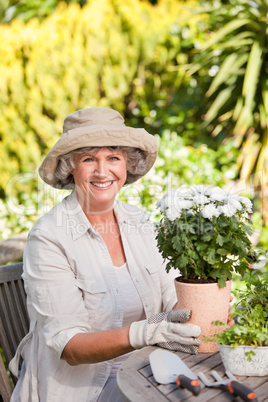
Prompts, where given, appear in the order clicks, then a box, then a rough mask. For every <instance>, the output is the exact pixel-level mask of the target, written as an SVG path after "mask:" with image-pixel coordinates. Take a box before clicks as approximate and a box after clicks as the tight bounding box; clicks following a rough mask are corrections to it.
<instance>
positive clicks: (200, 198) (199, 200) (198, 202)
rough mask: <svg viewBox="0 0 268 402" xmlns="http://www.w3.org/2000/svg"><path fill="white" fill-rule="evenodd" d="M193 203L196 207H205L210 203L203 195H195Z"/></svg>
mask: <svg viewBox="0 0 268 402" xmlns="http://www.w3.org/2000/svg"><path fill="white" fill-rule="evenodd" d="M193 202H194V203H195V204H196V205H205V204H208V203H209V202H210V200H209V198H208V197H207V196H205V195H204V194H197V195H195V196H194V197H193Z"/></svg>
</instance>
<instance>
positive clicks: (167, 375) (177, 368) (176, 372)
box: [149, 349, 201, 395]
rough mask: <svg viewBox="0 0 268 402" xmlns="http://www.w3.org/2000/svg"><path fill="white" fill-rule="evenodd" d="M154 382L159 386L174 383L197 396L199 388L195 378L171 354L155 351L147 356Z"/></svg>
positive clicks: (177, 357)
mask: <svg viewBox="0 0 268 402" xmlns="http://www.w3.org/2000/svg"><path fill="white" fill-rule="evenodd" d="M149 361H150V365H151V368H152V372H153V375H154V378H155V380H156V381H157V382H158V383H160V384H169V383H172V382H174V383H176V384H177V385H178V386H179V387H181V388H187V389H188V390H189V391H191V392H192V393H193V394H194V395H198V394H199V392H200V390H201V388H200V383H199V381H198V379H197V376H196V375H195V374H194V373H193V372H192V371H191V370H190V369H189V368H188V367H187V366H186V364H185V363H183V361H182V360H181V359H180V358H179V356H177V355H176V354H175V353H173V352H169V351H167V350H163V349H156V350H154V351H153V352H152V353H151V354H150V355H149Z"/></svg>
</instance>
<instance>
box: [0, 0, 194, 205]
mask: <svg viewBox="0 0 268 402" xmlns="http://www.w3.org/2000/svg"><path fill="white" fill-rule="evenodd" d="M195 4H196V2H195V1H188V2H187V7H185V2H183V1H181V2H180V1H172V0H163V1H161V2H160V4H159V5H158V6H157V7H153V6H152V5H151V4H149V3H147V2H139V1H138V0H129V1H127V2H126V1H124V0H92V1H90V2H89V3H88V5H87V6H85V7H83V8H82V9H81V8H80V7H79V5H77V4H72V5H70V6H66V4H65V3H61V4H60V6H59V7H58V9H57V11H56V12H55V13H53V14H52V15H51V16H50V17H48V18H47V19H45V20H44V21H43V22H42V23H39V22H38V20H37V19H33V20H30V22H29V23H27V24H25V23H23V22H21V21H19V20H14V21H13V22H12V23H11V24H10V26H6V25H5V26H4V25H2V26H0V42H1V50H0V58H1V64H0V76H1V81H0V110H1V113H0V140H1V142H0V171H1V176H0V198H4V197H5V195H6V186H7V184H8V182H9V181H10V179H11V178H12V177H13V176H14V175H16V174H17V173H21V172H23V173H25V172H29V171H31V172H32V171H35V170H36V168H37V166H38V165H40V161H41V158H42V156H43V155H44V154H45V153H46V152H47V150H48V149H49V148H50V147H51V146H52V145H53V144H54V143H55V142H56V140H57V139H58V137H59V135H60V133H61V127H62V123H63V119H64V117H65V116H66V115H67V114H68V113H71V112H73V111H74V110H77V109H80V108H85V107H92V106H104V107H112V108H115V109H117V110H118V111H119V112H121V113H122V114H123V115H124V116H126V121H127V123H130V124H133V125H135V124H136V125H141V124H142V123H144V124H143V125H145V126H147V127H146V128H148V127H149V129H151V130H150V131H151V132H153V133H156V132H161V130H162V129H163V127H162V126H165V122H163V121H161V118H160V120H159V119H158V121H157V122H156V119H155V115H156V112H155V111H153V112H152V109H156V110H158V109H162V110H163V109H165V110H166V107H167V106H169V104H170V102H171V99H173V94H174V93H177V92H178V90H179V89H180V88H181V86H182V85H184V84H185V83H186V81H187V80H186V79H185V78H184V73H183V72H181V73H180V72H178V71H177V69H174V66H175V65H178V63H179V62H180V60H181V62H183V63H184V62H185V61H186V59H187V56H185V55H184V53H183V50H182V45H183V46H184V47H185V46H188V45H189V43H188V42H187V43H185V42H184V44H183V40H185V39H183V29H184V28H183V26H185V29H187V32H190V33H191V34H190V35H189V34H188V36H190V38H192V39H190V42H191V43H192V42H193V40H194V37H195V34H196V32H197V23H196V20H195V19H191V20H189V19H187V17H189V15H190V12H191V10H190V9H189V8H188V6H191V5H192V6H194V5H195ZM184 36H185V35H184ZM187 40H188V39H187ZM170 107H171V108H172V105H170ZM178 114H179V112H178ZM140 116H141V117H142V119H140ZM182 119H183V116H182V115H180V121H179V122H177V123H178V124H181V120H182ZM155 122H156V124H155ZM177 123H176V125H178V124H177ZM22 191H23V188H22ZM18 192H20V189H18Z"/></svg>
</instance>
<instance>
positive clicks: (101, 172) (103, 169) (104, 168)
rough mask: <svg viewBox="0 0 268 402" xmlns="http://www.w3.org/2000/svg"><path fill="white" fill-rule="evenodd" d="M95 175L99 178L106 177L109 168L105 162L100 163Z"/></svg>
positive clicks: (97, 165)
mask: <svg viewBox="0 0 268 402" xmlns="http://www.w3.org/2000/svg"><path fill="white" fill-rule="evenodd" d="M94 173H95V175H97V176H98V177H105V175H106V173H107V166H106V163H105V161H98V162H97V164H96V168H95V172H94Z"/></svg>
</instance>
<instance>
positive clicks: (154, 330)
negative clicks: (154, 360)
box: [129, 310, 202, 354]
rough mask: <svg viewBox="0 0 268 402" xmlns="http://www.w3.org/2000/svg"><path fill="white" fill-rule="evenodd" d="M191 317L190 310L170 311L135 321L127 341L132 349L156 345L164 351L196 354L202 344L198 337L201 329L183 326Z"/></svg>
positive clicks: (189, 325) (192, 325)
mask: <svg viewBox="0 0 268 402" xmlns="http://www.w3.org/2000/svg"><path fill="white" fill-rule="evenodd" d="M190 317H191V311H190V310H171V311H168V312H166V313H159V314H155V315H153V316H151V317H149V318H148V319H147V320H142V321H136V322H133V323H132V324H131V325H130V329H129V341H130V344H131V346H132V347H133V348H134V349H140V348H142V347H144V346H148V345H158V346H161V347H163V348H165V349H171V350H177V351H181V352H186V353H191V354H197V353H198V346H199V345H200V344H201V343H202V342H201V340H200V339H198V336H199V335H200V334H201V328H200V327H199V326H198V325H194V324H184V323H185V322H186V321H188V320H189V319H190Z"/></svg>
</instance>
